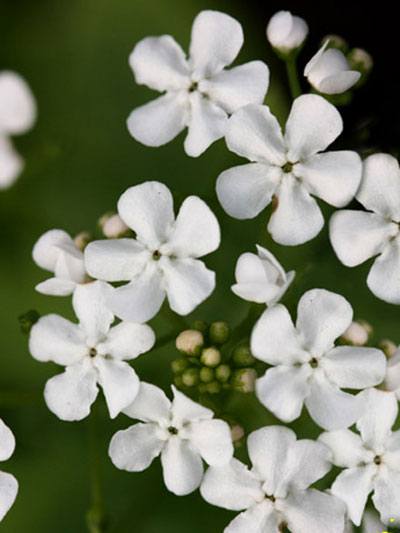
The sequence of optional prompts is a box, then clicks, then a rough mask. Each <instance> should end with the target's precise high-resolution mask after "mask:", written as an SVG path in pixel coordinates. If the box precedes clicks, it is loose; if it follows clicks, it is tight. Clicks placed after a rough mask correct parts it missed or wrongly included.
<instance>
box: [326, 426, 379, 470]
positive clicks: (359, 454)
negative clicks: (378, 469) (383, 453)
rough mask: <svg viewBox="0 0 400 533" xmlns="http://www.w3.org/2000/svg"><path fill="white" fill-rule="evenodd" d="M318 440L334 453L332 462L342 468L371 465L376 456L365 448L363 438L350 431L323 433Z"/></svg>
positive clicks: (341, 430) (340, 430)
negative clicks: (364, 464) (363, 464)
mask: <svg viewBox="0 0 400 533" xmlns="http://www.w3.org/2000/svg"><path fill="white" fill-rule="evenodd" d="M318 440H319V441H320V442H323V443H324V444H326V446H328V447H329V448H330V450H331V451H332V453H333V455H332V462H333V464H335V465H336V466H340V467H341V468H352V467H355V466H358V465H359V464H362V463H369V462H371V461H372V460H373V458H374V455H373V453H372V452H371V451H370V450H367V449H366V448H364V444H363V441H362V440H361V437H360V436H359V435H357V434H356V433H354V432H353V431H350V430H349V429H339V430H337V431H328V432H325V433H322V434H321V435H320V436H319V438H318Z"/></svg>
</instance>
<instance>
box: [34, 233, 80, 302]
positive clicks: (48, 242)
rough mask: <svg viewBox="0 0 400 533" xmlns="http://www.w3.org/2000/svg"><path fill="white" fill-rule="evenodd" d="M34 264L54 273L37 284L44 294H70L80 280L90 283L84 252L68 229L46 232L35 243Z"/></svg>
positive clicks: (37, 288)
mask: <svg viewBox="0 0 400 533" xmlns="http://www.w3.org/2000/svg"><path fill="white" fill-rule="evenodd" d="M32 256H33V260H34V261H35V263H36V264H37V265H38V266H40V267H41V268H44V269H45V270H48V271H49V272H53V273H54V276H53V277H52V278H49V279H47V280H46V281H42V282H41V283H39V284H38V285H36V287H35V288H36V290H37V291H39V292H41V293H42V294H50V295H53V296H68V295H69V294H72V293H73V292H74V290H75V289H76V287H77V286H78V285H79V284H81V283H87V281H88V275H87V274H86V270H85V264H84V261H83V253H82V252H81V250H80V249H79V248H78V247H77V246H76V244H75V242H74V241H73V240H72V239H71V237H70V236H69V235H68V233H66V232H65V231H63V230H61V229H52V230H49V231H46V233H44V234H43V235H42V236H41V237H40V238H39V240H38V241H37V242H36V244H35V246H34V247H33V251H32Z"/></svg>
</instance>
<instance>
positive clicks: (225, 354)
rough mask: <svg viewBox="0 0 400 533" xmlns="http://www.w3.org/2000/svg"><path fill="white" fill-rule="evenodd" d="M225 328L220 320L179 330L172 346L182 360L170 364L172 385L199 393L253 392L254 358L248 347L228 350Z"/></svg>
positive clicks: (198, 323) (175, 360)
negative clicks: (224, 391)
mask: <svg viewBox="0 0 400 533" xmlns="http://www.w3.org/2000/svg"><path fill="white" fill-rule="evenodd" d="M229 337H230V328H229V325H228V324H227V323H226V322H224V321H217V322H212V323H211V324H210V325H208V324H206V323H205V322H203V321H196V322H194V323H193V325H192V329H187V330H185V331H182V332H181V333H180V334H179V335H178V337H177V338H176V347H177V349H178V350H179V351H180V352H181V354H182V357H179V358H178V359H174V360H173V361H172V363H171V367H172V371H173V373H174V374H175V378H174V381H175V385H176V386H177V387H179V388H181V389H186V388H193V389H197V392H198V393H200V394H204V393H208V394H217V393H219V392H221V391H222V390H229V389H230V390H236V391H240V392H253V391H254V384H255V380H256V378H257V372H256V370H255V369H254V368H253V366H254V365H255V362H256V360H255V358H254V357H253V356H252V354H251V352H250V348H249V346H248V345H244V344H241V345H239V346H237V347H236V348H234V349H233V351H232V350H231V351H230V350H229V345H228V344H227V342H228V341H229Z"/></svg>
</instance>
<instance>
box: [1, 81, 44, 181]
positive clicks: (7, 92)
mask: <svg viewBox="0 0 400 533" xmlns="http://www.w3.org/2000/svg"><path fill="white" fill-rule="evenodd" d="M35 119H36V104H35V100H34V98H33V95H32V93H31V90H30V89H29V87H28V85H27V83H26V81H25V80H24V79H23V78H22V77H21V76H20V75H19V74H17V73H15V72H11V71H2V72H0V189H5V188H7V187H9V186H10V185H12V184H13V183H14V181H15V180H16V179H17V177H18V176H19V174H20V173H21V172H22V169H23V167H24V161H23V159H22V157H21V156H20V155H19V154H18V153H17V152H16V150H15V149H14V147H13V145H12V142H11V139H10V137H11V136H13V135H20V134H22V133H25V132H26V131H28V130H29V129H30V128H31V127H32V126H33V123H34V122H35Z"/></svg>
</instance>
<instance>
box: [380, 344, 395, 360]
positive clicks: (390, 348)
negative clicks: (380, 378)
mask: <svg viewBox="0 0 400 533" xmlns="http://www.w3.org/2000/svg"><path fill="white" fill-rule="evenodd" d="M379 348H380V349H381V350H382V351H383V353H384V354H385V355H386V357H387V358H390V357H393V355H394V354H395V353H396V352H397V349H398V348H397V346H396V344H395V343H394V342H393V341H391V340H390V339H382V340H381V341H380V343H379Z"/></svg>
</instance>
